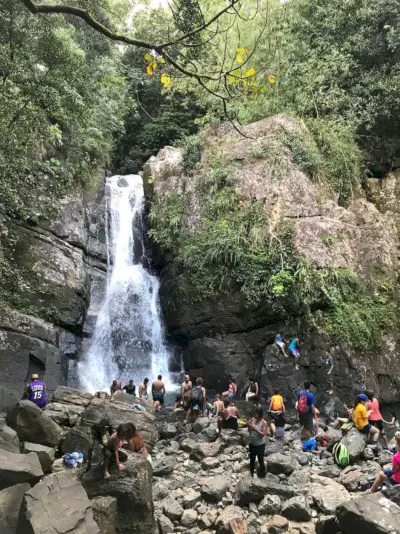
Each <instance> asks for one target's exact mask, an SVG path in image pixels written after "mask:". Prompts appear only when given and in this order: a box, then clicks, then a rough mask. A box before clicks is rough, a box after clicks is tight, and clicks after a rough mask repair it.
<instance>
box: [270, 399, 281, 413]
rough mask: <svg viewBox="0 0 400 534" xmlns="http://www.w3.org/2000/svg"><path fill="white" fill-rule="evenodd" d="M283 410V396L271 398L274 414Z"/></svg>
mask: <svg viewBox="0 0 400 534" xmlns="http://www.w3.org/2000/svg"><path fill="white" fill-rule="evenodd" d="M282 408H283V398H282V395H272V397H271V409H272V411H273V412H277V411H278V410H282Z"/></svg>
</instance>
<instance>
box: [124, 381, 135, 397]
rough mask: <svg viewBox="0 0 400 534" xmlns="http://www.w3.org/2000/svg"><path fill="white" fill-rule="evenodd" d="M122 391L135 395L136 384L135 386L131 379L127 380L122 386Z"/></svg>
mask: <svg viewBox="0 0 400 534" xmlns="http://www.w3.org/2000/svg"><path fill="white" fill-rule="evenodd" d="M124 391H126V392H127V393H128V395H133V396H135V394H136V386H135V383H134V381H133V380H129V384H126V386H124Z"/></svg>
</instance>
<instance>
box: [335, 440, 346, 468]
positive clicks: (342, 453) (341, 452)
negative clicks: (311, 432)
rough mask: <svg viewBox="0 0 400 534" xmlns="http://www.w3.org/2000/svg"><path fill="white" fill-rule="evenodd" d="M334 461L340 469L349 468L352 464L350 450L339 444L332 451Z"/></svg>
mask: <svg viewBox="0 0 400 534" xmlns="http://www.w3.org/2000/svg"><path fill="white" fill-rule="evenodd" d="M332 454H333V459H334V460H335V463H336V464H337V465H338V466H339V467H347V466H348V465H349V464H350V455H349V450H348V448H347V447H346V445H344V444H343V443H341V442H339V443H336V445H335V446H334V447H333V449H332Z"/></svg>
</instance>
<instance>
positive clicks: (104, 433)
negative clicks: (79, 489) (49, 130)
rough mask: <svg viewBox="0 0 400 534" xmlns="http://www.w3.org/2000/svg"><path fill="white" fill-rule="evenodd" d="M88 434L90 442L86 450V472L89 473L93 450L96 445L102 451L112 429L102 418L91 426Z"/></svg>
mask: <svg viewBox="0 0 400 534" xmlns="http://www.w3.org/2000/svg"><path fill="white" fill-rule="evenodd" d="M90 433H91V441H90V445H89V449H88V464H87V467H86V471H90V469H91V468H92V458H93V450H94V447H95V446H96V444H98V445H100V446H101V447H102V450H103V447H106V446H107V441H108V438H109V437H110V436H111V435H112V434H113V429H112V427H111V425H110V421H109V420H108V418H103V419H101V420H100V422H99V423H95V424H94V425H92V427H91V429H90Z"/></svg>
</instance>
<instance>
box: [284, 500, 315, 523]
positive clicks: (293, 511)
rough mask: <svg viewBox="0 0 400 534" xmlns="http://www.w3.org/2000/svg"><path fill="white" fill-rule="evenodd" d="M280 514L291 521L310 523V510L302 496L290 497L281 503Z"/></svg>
mask: <svg viewBox="0 0 400 534" xmlns="http://www.w3.org/2000/svg"><path fill="white" fill-rule="evenodd" d="M281 514H282V515H283V516H284V517H286V518H287V519H291V520H292V521H310V519H311V508H310V507H309V506H308V503H307V499H306V498H305V497H304V496H299V497H292V498H291V499H289V500H287V501H286V502H284V503H283V506H282V510H281Z"/></svg>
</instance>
